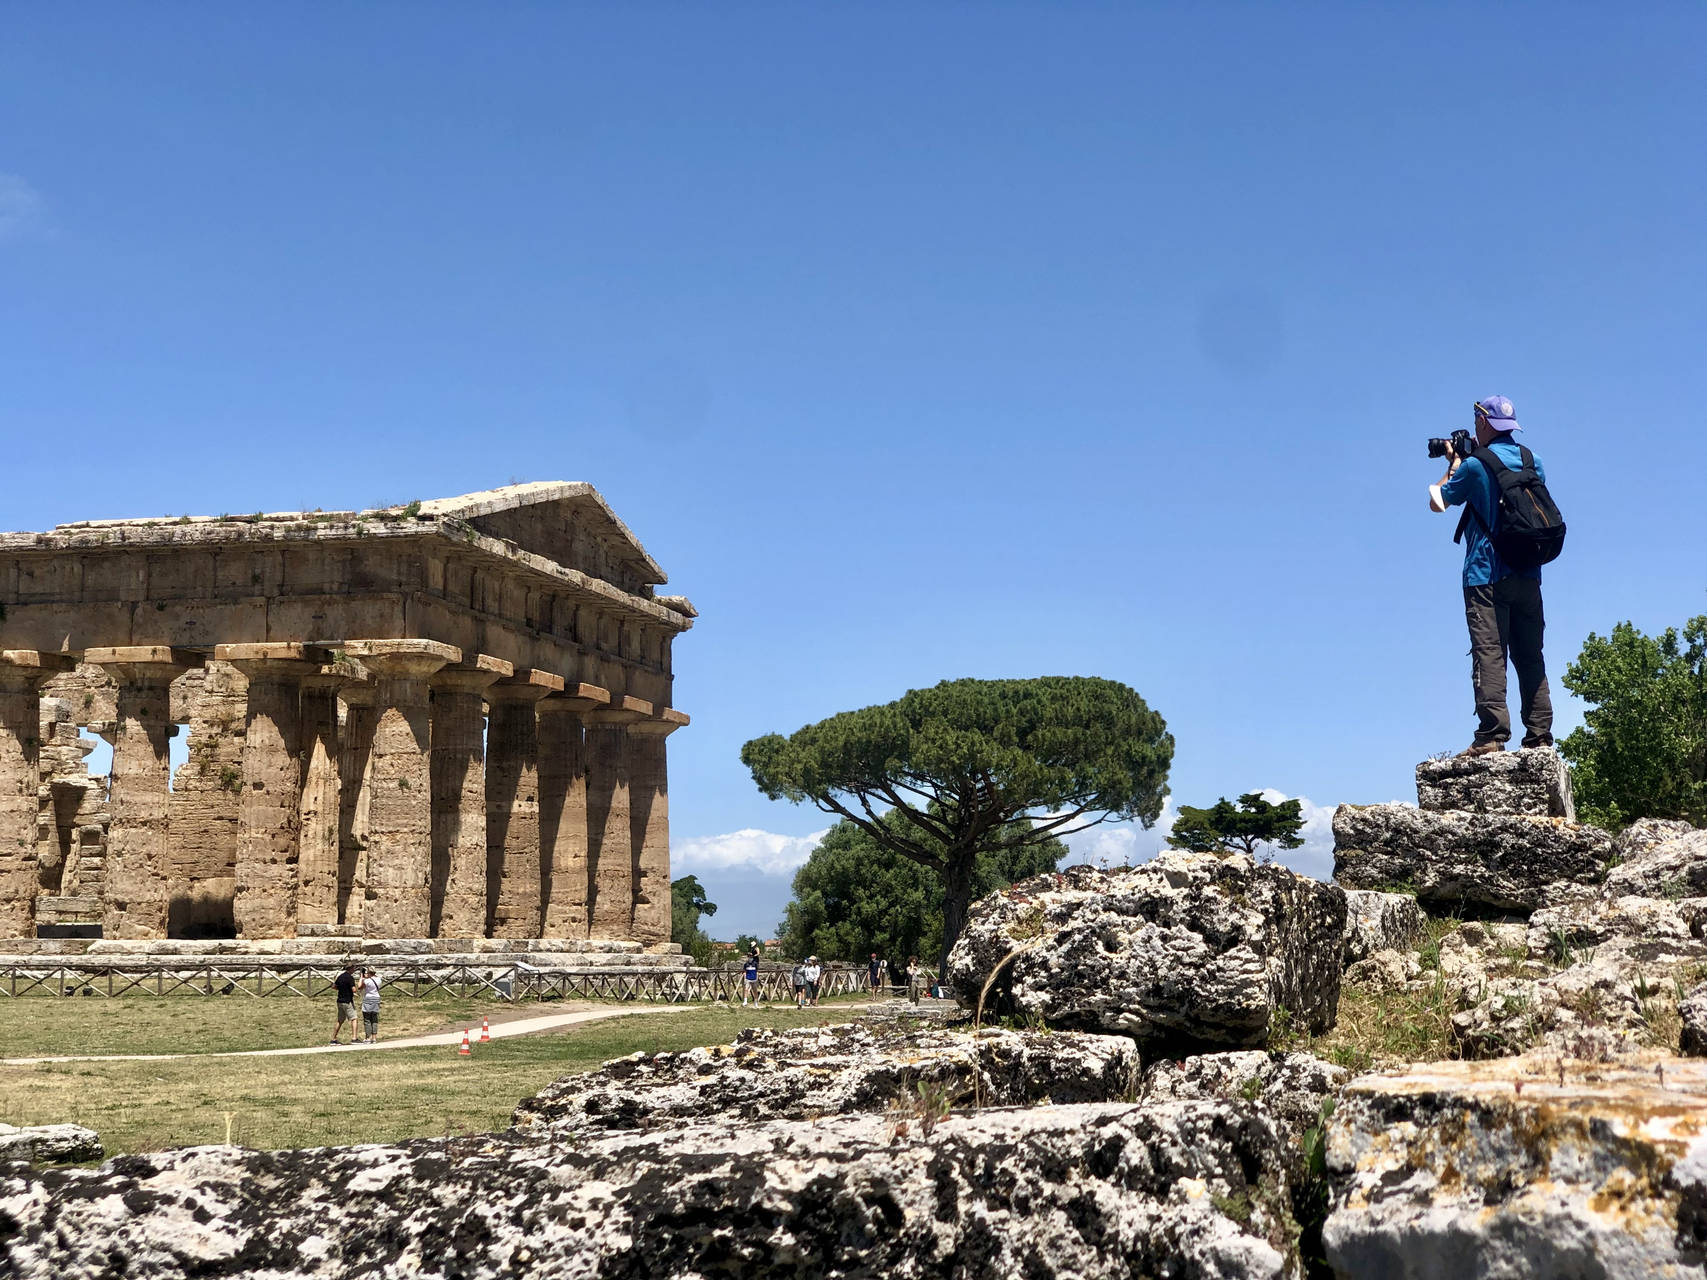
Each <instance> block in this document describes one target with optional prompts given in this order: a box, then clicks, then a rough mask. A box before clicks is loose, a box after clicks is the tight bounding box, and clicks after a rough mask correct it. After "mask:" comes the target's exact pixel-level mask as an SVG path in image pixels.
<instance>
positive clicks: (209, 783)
mask: <svg viewBox="0 0 1707 1280" xmlns="http://www.w3.org/2000/svg"><path fill="white" fill-rule="evenodd" d="M172 707H173V710H172V715H173V718H174V720H177V719H180V718H181V719H184V720H187V721H188V722H189V741H188V743H187V744H186V745H187V747H188V758H187V759H186V760H185V761H184V763H183V764H181V765H179V766H178V770H177V772H176V773H175V774H174V775H173V778H172V795H171V798H170V799H169V800H168V801H167V823H168V828H169V830H170V831H171V833H172V838H171V841H170V842H169V845H168V854H167V859H166V876H167V878H168V879H169V880H171V881H173V882H175V883H179V884H182V885H188V886H189V887H190V896H189V900H188V901H187V902H186V901H185V899H184V897H183V896H182V895H181V894H180V895H177V896H176V897H175V899H174V903H173V908H174V914H175V918H174V919H173V921H172V930H173V932H174V933H182V932H187V931H190V930H195V931H197V932H207V933H213V932H217V933H225V932H229V931H230V930H231V929H232V928H233V927H235V924H236V918H235V914H234V910H235V908H234V906H233V902H234V899H235V898H236V893H237V833H238V810H239V809H240V808H241V807H242V799H243V737H244V725H245V722H246V721H247V719H248V708H249V681H248V680H247V679H246V678H245V677H244V675H243V673H242V672H240V671H239V670H237V668H236V667H233V666H232V665H231V664H230V663H226V662H220V661H218V660H217V659H215V660H212V661H209V662H208V663H207V664H206V665H205V666H204V667H202V668H200V669H197V670H191V671H186V672H185V673H184V674H183V675H182V676H180V677H179V678H178V679H177V680H174V681H173V682H172Z"/></svg>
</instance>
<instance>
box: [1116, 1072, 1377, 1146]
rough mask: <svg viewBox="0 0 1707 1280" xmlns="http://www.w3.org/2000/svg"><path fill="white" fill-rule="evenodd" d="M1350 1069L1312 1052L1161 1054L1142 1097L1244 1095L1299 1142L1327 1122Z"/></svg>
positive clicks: (1146, 1079)
mask: <svg viewBox="0 0 1707 1280" xmlns="http://www.w3.org/2000/svg"><path fill="white" fill-rule="evenodd" d="M1349 1079H1351V1072H1349V1071H1347V1070H1346V1069H1345V1068H1344V1067H1336V1066H1334V1065H1333V1064H1332V1063H1330V1062H1323V1061H1322V1060H1321V1059H1320V1058H1317V1057H1314V1056H1312V1055H1311V1054H1308V1053H1264V1052H1262V1051H1260V1050H1256V1049H1245V1050H1239V1051H1235V1052H1232V1053H1200V1054H1196V1055H1194V1056H1192V1057H1189V1058H1184V1059H1181V1060H1178V1061H1175V1060H1174V1059H1172V1058H1159V1059H1157V1060H1156V1061H1155V1062H1153V1063H1151V1064H1150V1065H1149V1067H1148V1068H1146V1069H1145V1071H1144V1079H1143V1084H1142V1086H1141V1087H1140V1090H1139V1097H1140V1098H1141V1099H1142V1100H1143V1101H1145V1102H1155V1101H1160V1100H1163V1099H1167V1100H1172V1101H1184V1100H1186V1099H1191V1098H1202V1099H1214V1098H1229V1099H1230V1098H1243V1099H1245V1100H1246V1101H1247V1102H1250V1101H1260V1102H1261V1103H1262V1105H1263V1106H1264V1107H1265V1108H1267V1110H1268V1112H1269V1114H1270V1115H1272V1116H1273V1117H1274V1119H1275V1120H1276V1122H1278V1124H1279V1125H1280V1129H1281V1132H1282V1133H1285V1134H1287V1135H1288V1136H1289V1137H1290V1138H1292V1139H1293V1141H1294V1142H1297V1141H1299V1140H1300V1139H1301V1138H1302V1137H1303V1135H1304V1133H1305V1131H1306V1130H1308V1129H1310V1128H1311V1127H1312V1126H1314V1125H1319V1124H1320V1123H1321V1122H1322V1110H1323V1107H1324V1104H1326V1103H1327V1102H1328V1100H1329V1099H1331V1098H1333V1097H1335V1096H1336V1095H1337V1094H1338V1093H1339V1091H1340V1089H1341V1088H1342V1087H1343V1086H1344V1085H1345V1082H1346V1081H1347V1080H1349Z"/></svg>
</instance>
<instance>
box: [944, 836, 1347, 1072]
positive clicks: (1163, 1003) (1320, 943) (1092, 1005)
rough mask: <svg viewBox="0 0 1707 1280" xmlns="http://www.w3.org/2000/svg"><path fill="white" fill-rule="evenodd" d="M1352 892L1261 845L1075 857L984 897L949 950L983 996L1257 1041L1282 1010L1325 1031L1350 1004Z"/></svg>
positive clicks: (1110, 1025) (962, 988)
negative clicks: (1346, 983)
mask: <svg viewBox="0 0 1707 1280" xmlns="http://www.w3.org/2000/svg"><path fill="white" fill-rule="evenodd" d="M1345 914H1346V907H1345V895H1344V893H1343V892H1342V891H1341V890H1340V889H1339V888H1337V887H1336V886H1334V885H1329V884H1323V883H1322V882H1320V881H1317V880H1312V879H1310V878H1308V877H1306V876H1301V875H1299V874H1297V873H1296V872H1293V871H1290V870H1288V869H1287V868H1285V867H1281V866H1274V865H1263V864H1259V863H1257V862H1255V861H1253V860H1252V859H1250V858H1248V857H1244V856H1242V855H1235V856H1231V857H1218V856H1215V855H1212V854H1190V853H1180V852H1176V851H1170V852H1167V853H1163V854H1162V855H1160V856H1159V857H1157V858H1156V859H1154V860H1153V861H1151V862H1148V863H1145V864H1143V865H1142V866H1138V867H1131V868H1123V869H1120V870H1113V871H1101V870H1098V869H1096V868H1093V867H1072V868H1069V869H1068V870H1067V871H1064V872H1060V873H1056V874H1053V875H1045V876H1039V877H1037V878H1035V879H1032V880H1027V881H1022V882H1021V883H1019V884H1016V885H1013V886H1011V887H1010V888H1009V889H1007V890H1004V891H1002V892H999V893H996V894H992V895H990V896H989V897H987V898H985V899H983V900H982V901H981V902H979V903H978V904H976V905H975V906H974V908H973V910H972V912H971V918H970V920H969V921H968V923H967V926H966V928H965V930H964V932H963V933H962V934H961V936H960V939H959V941H958V942H956V944H955V946H954V949H953V951H952V952H951V953H950V955H949V961H948V965H949V977H950V980H951V981H952V982H953V984H954V989H955V991H956V992H958V993H959V998H960V1000H961V1002H962V1003H963V1004H966V1005H968V1006H974V1005H975V1004H976V1003H977V1000H978V997H979V994H980V992H982V991H983V990H984V988H985V984H986V983H987V982H989V983H990V991H991V999H992V1001H993V1003H994V1004H995V1006H996V1007H998V1008H1001V1009H1004V1010H1007V1011H1009V1012H1011V1013H1014V1014H1016V1015H1018V1016H1020V1017H1025V1018H1040V1019H1042V1020H1043V1021H1044V1022H1045V1023H1047V1024H1048V1025H1049V1026H1052V1027H1056V1028H1065V1029H1078V1030H1086V1031H1105V1032H1118V1033H1121V1034H1124V1035H1130V1036H1132V1037H1133V1038H1135V1039H1137V1040H1139V1041H1140V1042H1141V1043H1143V1044H1144V1045H1146V1046H1149V1047H1150V1048H1151V1049H1152V1050H1159V1049H1160V1048H1162V1047H1170V1048H1171V1047H1187V1048H1203V1047H1234V1048H1246V1047H1257V1046H1261V1045H1263V1044H1264V1043H1266V1042H1267V1039H1268V1035H1269V1031H1270V1028H1271V1026H1272V1024H1273V1021H1274V1019H1275V1017H1276V1014H1277V1010H1279V1009H1282V1008H1284V1009H1286V1010H1287V1011H1288V1012H1287V1015H1286V1016H1287V1017H1288V1018H1289V1019H1290V1020H1291V1023H1292V1025H1294V1026H1296V1027H1300V1028H1309V1029H1310V1030H1313V1031H1320V1030H1325V1029H1326V1028H1328V1027H1330V1026H1332V1025H1333V1020H1334V1015H1335V1012H1336V1010H1337V1008H1338V1004H1339V986H1340V972H1341V956H1342V954H1343V951H1344V936H1345Z"/></svg>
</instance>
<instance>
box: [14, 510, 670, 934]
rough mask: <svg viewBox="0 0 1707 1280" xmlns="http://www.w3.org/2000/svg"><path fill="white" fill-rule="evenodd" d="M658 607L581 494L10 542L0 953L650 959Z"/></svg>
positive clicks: (120, 527) (111, 523) (663, 893)
mask: <svg viewBox="0 0 1707 1280" xmlns="http://www.w3.org/2000/svg"><path fill="white" fill-rule="evenodd" d="M664 581H665V578H664V573H663V571H662V570H661V569H659V567H658V565H657V564H656V563H655V562H654V561H653V560H652V558H651V557H650V556H649V555H647V553H646V551H645V549H644V548H643V547H642V546H641V545H640V543H639V541H638V540H637V539H636V538H635V537H634V535H633V534H632V533H630V532H629V530H628V528H627V527H626V526H625V525H624V524H623V523H622V521H621V520H619V519H618V518H617V517H616V516H615V514H613V513H612V511H611V510H610V508H609V507H608V506H606V505H605V502H604V499H603V498H601V497H600V496H599V494H598V492H597V491H596V490H594V489H593V488H592V487H591V486H590V485H585V484H562V483H539V484H519V485H511V486H509V487H507V488H503V489H495V490H492V491H490V492H486V493H474V494H468V495H465V496H463V497H459V498H443V499H438V500H436V501H431V502H412V503H410V504H409V505H408V506H406V507H393V508H386V509H381V510H374V511H363V512H354V511H312V512H292V513H288V514H274V515H267V514H262V513H256V514H254V515H249V516H218V517H205V516H204V517H192V516H183V517H179V518H175V519H173V518H165V519H157V520H95V521H85V522H79V523H75V524H66V525H60V526H58V527H57V528H55V529H53V530H51V531H49V532H47V533H13V534H4V535H0V939H5V938H14V939H16V938H30V937H34V936H36V934H37V930H38V927H40V928H42V929H43V931H44V932H45V931H47V930H49V929H50V928H57V929H66V928H67V927H68V926H69V927H72V928H75V927H77V926H79V925H80V926H81V927H82V929H83V930H84V931H85V932H86V933H89V934H93V933H95V932H96V929H95V927H94V926H96V925H98V926H99V932H100V933H101V934H102V935H103V936H104V937H106V938H109V939H112V938H132V939H161V938H196V937H201V938H232V937H235V938H247V939H272V938H294V937H298V936H301V937H366V938H369V939H373V938H380V939H419V938H465V939H478V938H533V939H538V938H545V939H552V938H561V939H578V938H581V939H584V938H593V939H611V940H622V941H626V942H640V943H645V944H656V943H664V942H667V941H668V939H669V935H670V853H669V813H668V782H667V773H668V771H667V768H666V762H665V743H666V740H667V738H668V736H669V735H670V733H672V732H673V731H674V730H676V729H678V728H680V727H681V726H682V725H684V724H686V723H687V719H688V718H687V717H686V716H685V715H683V714H682V713H681V712H679V711H677V710H675V709H674V708H673V707H672V706H671V705H670V686H671V674H670V647H671V642H672V641H673V640H674V639H675V637H676V636H677V635H678V634H679V633H681V632H683V631H686V630H687V629H688V628H689V627H690V626H692V625H693V618H694V617H695V613H694V609H693V606H692V605H691V604H689V603H688V601H687V600H685V599H684V598H682V597H680V596H659V595H656V594H655V593H654V587H656V586H657V585H658V584H661V583H663V582H664ZM80 730H87V731H88V732H89V733H91V734H93V735H95V736H98V737H101V738H104V739H105V740H106V741H108V742H110V743H111V744H112V772H111V777H110V780H104V779H101V778H92V777H90V775H89V773H88V770H87V769H86V767H85V766H84V763H83V758H84V756H85V754H86V753H87V752H89V751H91V750H93V749H94V745H95V744H94V743H93V741H92V740H91V739H88V738H85V737H83V735H82V733H81V732H80ZM186 731H187V733H188V740H187V746H188V760H187V761H186V762H185V763H183V764H181V765H179V767H178V768H177V769H176V770H173V769H172V768H171V765H170V760H171V751H170V745H169V744H170V740H171V739H172V738H173V737H174V736H175V735H177V734H178V733H180V732H186ZM0 945H3V944H0Z"/></svg>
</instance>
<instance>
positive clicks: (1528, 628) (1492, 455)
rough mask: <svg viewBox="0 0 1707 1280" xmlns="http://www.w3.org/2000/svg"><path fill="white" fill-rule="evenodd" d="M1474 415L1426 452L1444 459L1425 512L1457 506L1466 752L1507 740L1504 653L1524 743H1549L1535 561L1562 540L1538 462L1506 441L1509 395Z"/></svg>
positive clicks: (1480, 406)
mask: <svg viewBox="0 0 1707 1280" xmlns="http://www.w3.org/2000/svg"><path fill="white" fill-rule="evenodd" d="M1475 413H1476V433H1475V440H1474V442H1472V441H1471V440H1470V433H1469V432H1467V431H1455V432H1453V433H1452V438H1451V439H1450V440H1430V441H1429V457H1431V458H1438V457H1445V458H1446V474H1445V475H1443V476H1441V478H1440V479H1439V480H1438V481H1436V482H1435V483H1434V484H1431V485H1430V486H1429V488H1428V505H1429V509H1430V510H1433V511H1445V510H1446V509H1447V508H1448V507H1455V506H1458V505H1460V504H1462V505H1463V506H1464V508H1465V511H1464V515H1463V517H1462V518H1461V519H1460V520H1459V522H1458V532H1457V534H1455V535H1454V536H1453V541H1454V542H1456V541H1458V539H1459V538H1463V539H1464V617H1465V620H1466V621H1467V622H1468V623H1469V626H1470V659H1471V667H1470V674H1471V681H1472V683H1473V684H1474V686H1475V690H1476V719H1477V724H1476V736H1475V739H1474V741H1472V742H1471V744H1470V746H1469V747H1468V748H1467V749H1466V750H1465V751H1464V752H1463V754H1464V755H1471V756H1475V755H1483V754H1486V753H1488V752H1492V751H1503V750H1504V749H1505V743H1506V741H1507V739H1509V738H1510V737H1511V714H1510V712H1509V711H1507V710H1506V697H1505V683H1506V680H1505V667H1506V657H1507V655H1508V654H1509V655H1510V657H1511V664H1512V665H1513V666H1514V667H1516V668H1517V687H1518V693H1519V695H1520V697H1521V701H1522V710H1521V714H1522V716H1523V728H1524V736H1523V745H1524V746H1525V747H1549V746H1552V745H1553V699H1552V696H1551V695H1550V694H1549V692H1548V690H1547V666H1546V663H1545V661H1544V660H1543V659H1542V656H1541V636H1542V632H1543V630H1544V629H1545V621H1544V618H1543V615H1542V609H1541V566H1542V565H1543V564H1545V563H1546V562H1548V561H1549V560H1552V559H1553V558H1554V557H1555V556H1557V555H1558V554H1559V549H1560V548H1561V547H1562V546H1563V545H1564V540H1565V525H1564V521H1563V520H1561V519H1560V518H1559V511H1558V508H1557V507H1556V506H1554V505H1553V499H1552V497H1551V496H1550V495H1549V494H1548V492H1547V477H1546V473H1545V472H1544V471H1543V470H1542V468H1541V462H1540V460H1539V459H1537V458H1536V457H1535V455H1534V454H1532V453H1530V451H1529V450H1528V449H1526V448H1524V447H1523V446H1522V445H1520V444H1518V443H1517V442H1516V441H1515V440H1513V439H1512V435H1511V433H1512V432H1514V431H1517V430H1520V428H1519V427H1518V425H1517V419H1516V416H1515V414H1514V413H1513V410H1512V407H1511V401H1510V400H1507V399H1506V398H1505V397H1504V396H1489V397H1488V398H1487V399H1485V400H1481V401H1478V402H1477V404H1476V406H1475Z"/></svg>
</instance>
